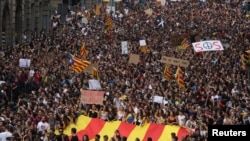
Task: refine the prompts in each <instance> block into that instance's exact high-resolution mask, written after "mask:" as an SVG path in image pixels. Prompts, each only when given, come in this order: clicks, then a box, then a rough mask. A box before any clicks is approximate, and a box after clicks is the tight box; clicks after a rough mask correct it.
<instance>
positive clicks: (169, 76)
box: [164, 65, 171, 81]
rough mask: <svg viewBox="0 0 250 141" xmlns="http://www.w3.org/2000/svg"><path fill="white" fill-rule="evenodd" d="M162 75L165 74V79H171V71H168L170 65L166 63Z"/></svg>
mask: <svg viewBox="0 0 250 141" xmlns="http://www.w3.org/2000/svg"><path fill="white" fill-rule="evenodd" d="M164 76H165V78H166V80H167V81H171V71H170V67H169V66H168V65H166V67H165V70H164Z"/></svg>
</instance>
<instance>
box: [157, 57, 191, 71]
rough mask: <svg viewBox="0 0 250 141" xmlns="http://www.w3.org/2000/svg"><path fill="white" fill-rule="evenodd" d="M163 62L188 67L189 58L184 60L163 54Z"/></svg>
mask: <svg viewBox="0 0 250 141" xmlns="http://www.w3.org/2000/svg"><path fill="white" fill-rule="evenodd" d="M161 62H162V63H165V64H170V65H174V66H178V65H180V66H181V67H185V68H186V67H188V65H189V61H188V60H182V59H177V58H174V57H166V56H162V58H161Z"/></svg>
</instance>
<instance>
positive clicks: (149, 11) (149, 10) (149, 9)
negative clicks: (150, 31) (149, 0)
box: [144, 8, 153, 16]
mask: <svg viewBox="0 0 250 141" xmlns="http://www.w3.org/2000/svg"><path fill="white" fill-rule="evenodd" d="M144 12H145V13H146V14H147V15H149V16H151V15H152V14H153V10H152V9H151V8H148V9H147V10H145V11H144Z"/></svg>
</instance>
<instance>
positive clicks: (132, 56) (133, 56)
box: [128, 54, 140, 65]
mask: <svg viewBox="0 0 250 141" xmlns="http://www.w3.org/2000/svg"><path fill="white" fill-rule="evenodd" d="M139 62H140V56H139V55H137V54H130V55H129V61H128V63H129V64H135V65H137V64H138V63H139Z"/></svg>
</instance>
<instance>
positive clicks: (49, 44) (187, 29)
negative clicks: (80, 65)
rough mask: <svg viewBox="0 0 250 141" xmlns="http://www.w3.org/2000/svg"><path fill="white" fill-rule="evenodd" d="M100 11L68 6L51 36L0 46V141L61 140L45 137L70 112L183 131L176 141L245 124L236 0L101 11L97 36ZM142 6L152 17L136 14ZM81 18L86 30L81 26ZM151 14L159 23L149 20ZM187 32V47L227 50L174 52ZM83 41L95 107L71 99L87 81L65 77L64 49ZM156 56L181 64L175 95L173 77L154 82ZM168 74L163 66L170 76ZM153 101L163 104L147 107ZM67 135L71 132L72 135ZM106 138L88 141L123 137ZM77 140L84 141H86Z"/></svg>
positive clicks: (75, 50)
mask: <svg viewBox="0 0 250 141" xmlns="http://www.w3.org/2000/svg"><path fill="white" fill-rule="evenodd" d="M105 8H106V7H105V6H103V7H101V12H100V13H101V14H100V15H96V14H95V13H94V12H93V11H91V10H88V11H87V10H81V11H80V13H81V14H77V12H79V9H77V10H75V9H74V10H70V9H69V11H68V14H67V15H66V17H67V18H66V19H68V20H67V21H63V20H61V18H60V17H59V16H56V15H54V16H53V17H54V18H52V20H53V23H56V22H57V24H55V25H52V27H51V29H44V30H42V31H39V32H37V31H36V32H35V31H28V32H25V33H24V37H25V40H24V41H25V42H23V43H19V44H17V45H15V46H2V47H1V48H0V55H1V61H0V81H2V82H5V83H2V84H1V86H0V88H1V98H0V105H1V109H0V130H1V131H0V132H1V133H0V140H1V139H2V141H5V139H6V137H12V138H11V139H12V140H25V141H26V140H27V141H36V140H38V141H40V140H41V141H50V140H57V141H61V140H62V138H59V137H58V136H56V135H55V133H54V131H55V130H57V129H58V130H59V132H61V133H63V129H64V128H65V127H67V125H69V124H70V123H71V122H75V121H76V120H77V117H78V116H79V115H86V116H89V117H92V118H100V119H102V120H105V121H113V120H120V121H126V122H129V123H131V124H136V125H142V124H144V123H145V122H148V123H157V124H172V125H179V126H183V127H185V128H187V129H188V130H189V131H190V135H189V136H187V137H186V138H183V139H178V140H179V141H181V140H182V141H191V140H192V141H194V140H195V141H203V140H206V138H207V128H208V125H211V124H215V125H235V124H246V125H249V122H250V112H249V110H250V107H249V101H250V98H249V90H250V88H249V85H248V83H249V80H248V78H249V74H248V73H247V71H246V70H243V69H242V68H241V65H242V63H241V60H240V59H241V54H242V53H243V52H244V51H245V50H247V49H249V45H250V44H249V41H250V33H249V31H250V30H249V28H250V27H249V25H250V23H249V22H250V18H249V15H248V11H246V10H244V9H243V8H242V2H241V1H232V2H231V3H230V2H224V1H223V2H220V1H214V2H213V1H207V2H200V1H198V0H189V1H185V2H169V1H167V2H166V4H165V6H156V4H155V2H154V1H150V0H148V1H146V0H140V1H133V2H131V1H125V2H120V3H116V10H115V11H113V12H110V14H109V15H110V16H111V18H112V19H113V22H114V29H113V30H111V31H107V30H105V29H106V26H105V17H106V16H107V14H106V9H105ZM148 8H151V9H152V11H153V13H152V15H147V14H146V13H145V12H144V11H145V10H147V9H148ZM72 11H74V12H72ZM85 15H86V17H88V23H87V24H84V23H82V20H81V18H82V16H85ZM62 16H63V15H61V17H62ZM159 16H160V17H161V19H162V20H163V21H164V25H163V26H158V24H156V23H155V22H156V19H157V18H158V17H159ZM55 17H56V18H55ZM57 17H59V18H57ZM194 35H197V38H198V39H197V38H195V40H196V41H203V40H210V39H215V40H220V41H221V42H222V43H223V44H227V45H226V46H224V49H225V50H224V51H216V52H202V53H195V52H194V50H193V48H192V47H191V46H190V47H189V48H187V49H186V50H182V51H179V50H177V46H176V45H174V42H173V40H174V39H173V38H176V37H178V38H183V37H187V38H188V42H189V43H190V44H191V43H192V42H194V41H193V36H194ZM139 40H146V42H147V45H148V47H149V52H148V53H142V52H141V50H140V45H139ZM121 41H128V42H129V53H134V54H139V55H140V62H139V63H138V64H137V65H135V64H129V63H128V60H129V55H122V54H121ZM83 42H85V43H86V47H87V48H88V50H89V53H88V55H87V57H86V60H88V61H90V62H91V63H92V64H98V72H99V75H100V83H101V86H102V88H103V90H104V91H105V100H104V102H103V105H88V104H84V103H81V102H80V95H81V93H80V89H87V88H88V80H89V79H91V78H92V75H91V74H88V73H85V72H84V73H80V74H77V73H75V72H74V71H72V69H71V67H70V64H69V59H68V52H70V53H71V54H74V55H75V56H78V57H79V55H80V54H79V53H80V48H81V46H82V43H83ZM162 56H169V57H175V58H180V59H185V60H189V61H190V65H189V66H188V67H187V68H182V70H183V71H184V82H185V87H186V89H185V90H182V89H180V88H179V86H178V85H177V84H176V82H175V80H174V76H173V81H167V80H166V79H165V78H164V75H163V71H164V67H165V64H163V63H161V61H160V60H161V57H162ZM20 58H28V59H31V65H30V67H28V68H21V67H19V59H20ZM176 68H177V66H171V72H172V75H173V74H174V73H175V71H176ZM123 95H126V98H121V97H122V96H123ZM155 95H157V96H163V97H164V98H165V99H166V101H167V103H165V104H158V103H153V102H152V101H151V99H152V97H153V96H155ZM76 132H77V131H76V130H75V129H72V135H73V136H74V135H75V133H76ZM115 133H116V134H115V136H114V137H107V136H105V137H100V136H99V135H97V136H96V138H99V139H100V140H105V139H107V138H109V139H111V140H115V141H120V140H126V137H122V135H119V131H116V132H115ZM64 136H65V138H64V139H63V140H65V141H66V140H68V137H67V136H66V135H64ZM172 136H173V140H177V139H176V135H174V134H173V135H172ZM13 137H14V138H13ZM122 138H123V139H122ZM7 139H8V138H7ZM109 139H107V140H109ZM72 140H73V138H72ZM79 140H84V141H87V140H88V135H85V136H84V137H83V138H82V139H79ZM96 140H98V139H96ZM135 140H139V139H135ZM149 140H150V139H149Z"/></svg>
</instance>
